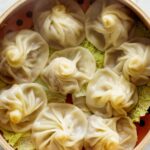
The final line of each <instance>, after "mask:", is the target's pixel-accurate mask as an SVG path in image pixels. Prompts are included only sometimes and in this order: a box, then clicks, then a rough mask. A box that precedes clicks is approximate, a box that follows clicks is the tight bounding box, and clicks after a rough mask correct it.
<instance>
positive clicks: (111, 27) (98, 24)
mask: <svg viewBox="0 0 150 150" xmlns="http://www.w3.org/2000/svg"><path fill="white" fill-rule="evenodd" d="M130 14H131V13H130V11H129V10H128V9H127V8H125V6H123V5H121V4H120V3H116V1H113V0H96V1H95V3H93V4H92V5H91V6H90V8H89V9H88V11H87V13H86V23H85V25H86V38H87V39H88V41H90V42H91V43H92V44H94V46H95V47H96V48H97V49H99V50H101V51H105V50H106V49H108V48H109V47H116V46H119V45H120V44H122V43H123V42H124V41H126V40H127V39H128V37H129V32H130V30H131V28H132V25H133V20H132V18H131V17H130V16H129V15H130Z"/></svg>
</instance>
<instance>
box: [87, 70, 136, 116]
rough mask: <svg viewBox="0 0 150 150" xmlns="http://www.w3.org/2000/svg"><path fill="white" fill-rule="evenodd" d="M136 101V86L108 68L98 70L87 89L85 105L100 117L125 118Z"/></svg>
mask: <svg viewBox="0 0 150 150" xmlns="http://www.w3.org/2000/svg"><path fill="white" fill-rule="evenodd" d="M137 101H138V95H137V90H136V86H135V85H133V84H132V83H130V82H129V81H127V80H126V79H125V78H124V77H123V76H122V75H118V74H117V73H115V72H114V71H112V70H111V69H109V68H104V69H100V70H98V71H97V72H96V73H95V75H94V77H93V79H92V80H91V81H90V82H89V84H88V87H87V92H86V104H87V106H88V108H89V109H90V110H91V111H92V112H93V113H95V114H96V115H100V116H102V117H112V116H120V115H124V116H126V115H127V112H130V111H131V110H132V108H133V107H134V106H135V105H136V104H137Z"/></svg>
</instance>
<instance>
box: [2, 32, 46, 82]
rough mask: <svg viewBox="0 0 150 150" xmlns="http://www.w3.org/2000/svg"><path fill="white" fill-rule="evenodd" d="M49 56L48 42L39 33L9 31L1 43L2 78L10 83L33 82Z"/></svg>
mask: <svg viewBox="0 0 150 150" xmlns="http://www.w3.org/2000/svg"><path fill="white" fill-rule="evenodd" d="M48 56H49V47H48V44H47V43H46V42H45V41H44V39H43V38H42V37H41V36H40V35H39V34H38V33H36V32H34V31H31V30H21V31H19V32H13V33H9V34H8V35H6V36H5V37H4V40H3V41H2V44H1V51H0V72H1V73H0V78H1V79H2V80H3V81H4V82H6V83H9V84H12V83H24V82H32V81H34V80H35V79H36V78H37V77H38V76H39V74H40V72H41V70H42V69H43V68H44V66H45V65H46V63H47V61H48ZM37 58H38V59H37Z"/></svg>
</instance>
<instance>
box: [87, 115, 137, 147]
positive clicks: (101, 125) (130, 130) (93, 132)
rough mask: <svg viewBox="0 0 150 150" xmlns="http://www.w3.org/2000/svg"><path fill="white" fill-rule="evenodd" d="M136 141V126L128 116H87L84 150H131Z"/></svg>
mask: <svg viewBox="0 0 150 150" xmlns="http://www.w3.org/2000/svg"><path fill="white" fill-rule="evenodd" d="M136 142H137V132H136V127H135V125H134V124H133V122H132V120H131V119H130V118H128V117H115V118H110V119H103V118H101V117H100V116H95V115H92V116H90V117H89V118H88V130H87V134H86V136H85V149H86V150H111V149H112V150H133V149H134V147H135V145H136Z"/></svg>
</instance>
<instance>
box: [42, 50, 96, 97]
mask: <svg viewBox="0 0 150 150" xmlns="http://www.w3.org/2000/svg"><path fill="white" fill-rule="evenodd" d="M95 71H96V62H95V59H94V57H93V55H92V54H91V53H90V52H89V51H88V50H87V49H85V48H82V47H74V48H68V49H65V50H61V51H57V52H55V53H54V54H53V55H52V56H51V57H50V60H49V63H48V65H47V66H46V67H45V69H44V70H43V72H42V78H43V80H44V81H45V83H47V84H48V86H49V88H50V89H51V90H52V91H55V92H59V93H62V94H64V95H66V94H71V93H77V92H80V90H81V89H82V87H83V86H84V85H85V84H87V83H88V82H89V80H90V79H91V78H92V77H93V75H94V73H95Z"/></svg>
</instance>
